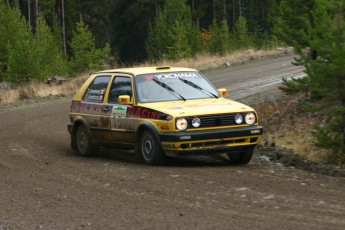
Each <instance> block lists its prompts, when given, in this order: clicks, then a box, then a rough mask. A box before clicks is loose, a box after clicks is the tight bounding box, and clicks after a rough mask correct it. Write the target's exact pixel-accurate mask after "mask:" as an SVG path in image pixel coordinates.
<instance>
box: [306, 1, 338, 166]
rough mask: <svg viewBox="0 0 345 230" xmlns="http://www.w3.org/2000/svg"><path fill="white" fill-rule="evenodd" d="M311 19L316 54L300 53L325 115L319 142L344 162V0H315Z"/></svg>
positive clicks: (310, 36)
mask: <svg viewBox="0 0 345 230" xmlns="http://www.w3.org/2000/svg"><path fill="white" fill-rule="evenodd" d="M312 19H313V24H311V23H309V24H308V28H307V30H306V33H307V35H308V37H309V38H310V39H309V41H308V43H309V45H310V49H312V50H316V51H317V58H316V59H314V58H313V57H311V56H310V55H308V54H302V59H303V62H304V63H305V67H306V72H307V74H308V76H309V77H310V88H311V91H312V92H313V94H314V95H315V94H316V95H317V96H318V98H319V99H321V104H319V105H321V107H319V109H320V108H321V109H322V110H323V111H325V114H326V115H327V117H328V120H327V123H326V125H325V126H322V127H319V130H320V133H319V144H320V145H322V146H325V147H329V148H332V149H333V157H334V159H336V160H337V161H340V162H341V163H345V58H344V57H345V2H344V1H335V0H331V1H323V0H315V8H314V10H313V12H312ZM312 96H313V95H312Z"/></svg>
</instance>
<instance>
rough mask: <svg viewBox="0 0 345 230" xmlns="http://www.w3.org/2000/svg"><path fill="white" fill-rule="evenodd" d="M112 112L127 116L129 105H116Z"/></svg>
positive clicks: (116, 114) (114, 114) (113, 114)
mask: <svg viewBox="0 0 345 230" xmlns="http://www.w3.org/2000/svg"><path fill="white" fill-rule="evenodd" d="M111 114H112V116H115V117H125V116H126V114H127V107H122V106H114V107H113V110H112V113H111Z"/></svg>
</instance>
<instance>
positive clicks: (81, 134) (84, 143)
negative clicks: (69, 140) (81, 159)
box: [76, 125, 98, 156]
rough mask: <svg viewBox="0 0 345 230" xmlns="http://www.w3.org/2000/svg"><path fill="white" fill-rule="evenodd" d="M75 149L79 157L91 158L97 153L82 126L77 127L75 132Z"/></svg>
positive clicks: (96, 148) (96, 147)
mask: <svg viewBox="0 0 345 230" xmlns="http://www.w3.org/2000/svg"><path fill="white" fill-rule="evenodd" d="M76 147H77V150H78V152H79V154H80V155H82V156H91V155H93V154H95V153H96V152H97V151H98V146H96V145H93V144H92V139H91V137H90V135H89V133H88V130H87V129H86V127H85V126H84V125H79V126H78V128H77V132H76Z"/></svg>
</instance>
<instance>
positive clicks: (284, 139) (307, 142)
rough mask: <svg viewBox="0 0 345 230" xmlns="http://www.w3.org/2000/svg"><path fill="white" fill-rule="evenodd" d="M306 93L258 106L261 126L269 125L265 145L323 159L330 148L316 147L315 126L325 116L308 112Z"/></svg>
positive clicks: (310, 157)
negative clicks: (306, 109) (304, 105)
mask: <svg viewBox="0 0 345 230" xmlns="http://www.w3.org/2000/svg"><path fill="white" fill-rule="evenodd" d="M306 96H307V95H306V94H305V93H300V94H296V95H294V96H288V97H286V98H284V99H280V100H278V101H271V102H269V103H263V104H262V105H259V106H258V107H257V109H256V110H257V112H258V114H259V115H260V121H261V125H263V126H264V127H265V135H264V138H263V141H262V144H263V145H266V146H272V147H280V148H286V149H290V150H293V152H295V153H296V154H299V155H301V156H304V157H306V158H308V159H311V160H314V161H318V162H321V161H324V160H325V159H326V158H327V156H328V155H329V151H328V150H326V149H320V148H317V147H316V146H315V143H316V136H315V132H316V130H315V126H316V125H317V124H320V122H322V118H321V117H320V116H318V115H316V114H313V113H310V112H307V111H305V109H304V108H303V105H302V102H303V101H304V100H305V98H306Z"/></svg>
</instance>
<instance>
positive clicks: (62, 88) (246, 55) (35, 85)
mask: <svg viewBox="0 0 345 230" xmlns="http://www.w3.org/2000/svg"><path fill="white" fill-rule="evenodd" d="M278 53H281V51H278V50H277V49H272V50H252V49H250V50H244V51H237V52H234V53H231V54H228V55H225V56H217V55H215V56H210V55H206V54H205V55H198V56H197V57H195V58H190V59H181V60H177V61H168V60H164V61H161V62H158V63H149V62H145V63H141V64H138V65H136V66H152V65H157V66H180V67H189V68H195V69H198V70H205V69H209V68H216V67H218V66H221V65H223V64H224V63H227V62H228V63H238V62H243V61H246V60H249V59H253V58H254V59H255V58H258V57H263V56H269V55H275V54H278ZM87 77H88V74H81V75H80V76H79V77H76V78H73V79H68V80H66V81H65V82H64V83H63V84H61V85H59V84H51V85H48V84H46V83H42V82H36V81H32V82H30V83H28V84H25V85H22V86H19V87H16V88H10V87H2V88H1V87H0V91H1V93H0V104H8V103H13V102H17V101H20V100H25V99H31V98H42V97H48V96H51V95H62V94H70V93H73V92H75V91H76V90H77V89H78V88H79V87H80V85H81V84H82V82H84V81H85V79H86V78H87Z"/></svg>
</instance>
